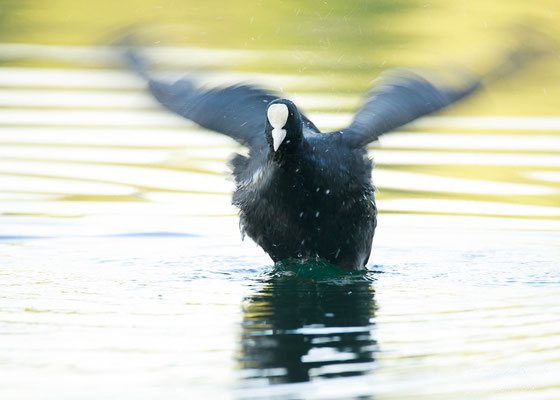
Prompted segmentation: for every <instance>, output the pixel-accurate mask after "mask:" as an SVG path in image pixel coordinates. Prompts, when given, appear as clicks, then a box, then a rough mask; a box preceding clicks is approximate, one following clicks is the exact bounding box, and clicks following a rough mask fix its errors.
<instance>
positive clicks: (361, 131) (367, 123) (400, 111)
mask: <svg viewBox="0 0 560 400" xmlns="http://www.w3.org/2000/svg"><path fill="white" fill-rule="evenodd" d="M517 35H518V41H519V43H518V44H517V45H516V46H515V47H513V48H512V49H510V50H508V51H507V52H506V53H505V54H504V55H503V56H502V57H501V58H499V59H498V62H497V64H496V65H495V66H494V67H493V68H492V69H490V70H489V71H487V72H486V73H484V74H482V75H474V74H472V73H471V72H468V71H466V70H465V69H463V68H459V67H454V68H447V69H446V70H445V73H443V76H444V77H445V78H446V80H441V79H434V78H427V77H426V76H424V74H421V73H419V72H414V71H412V70H405V69H394V70H388V71H387V72H385V73H383V74H381V76H380V77H379V79H378V81H379V84H378V85H377V86H375V87H374V88H373V90H372V91H371V93H370V96H369V98H368V99H367V101H366V102H365V104H364V106H363V107H362V108H361V109H360V110H359V111H358V112H357V113H356V115H355V117H354V120H353V121H352V123H351V124H350V126H349V127H348V128H347V129H344V130H342V131H341V132H342V133H343V136H342V137H343V140H345V141H346V142H347V143H348V144H349V145H350V146H352V147H363V146H366V145H367V144H368V143H370V142H373V141H375V140H377V139H378V138H379V136H381V135H382V134H383V133H385V132H389V131H390V130H393V129H395V128H398V127H399V126H402V125H404V124H407V123H409V122H411V121H413V120H415V119H416V118H419V117H421V116H423V115H426V114H430V113H433V112H435V111H438V110H441V109H442V108H444V107H447V106H449V105H451V104H453V103H455V102H456V101H459V100H461V99H463V98H465V97H466V96H468V95H470V94H472V93H474V92H476V91H477V90H478V89H480V88H481V87H482V86H483V85H484V86H485V85H488V84H490V83H492V82H495V81H498V80H501V79H505V78H508V77H510V76H511V75H513V74H515V73H516V72H517V71H519V70H520V69H522V68H523V67H525V66H526V65H527V64H529V63H530V62H532V61H533V60H535V59H537V58H539V57H541V56H544V55H547V54H554V52H553V50H554V49H556V48H557V45H556V43H555V42H551V40H550V39H549V38H548V37H546V36H543V35H542V34H540V33H539V32H534V31H532V30H527V29H521V30H519V32H518V33H517ZM543 43H544V44H543Z"/></svg>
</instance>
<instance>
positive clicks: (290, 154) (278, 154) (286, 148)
mask: <svg viewBox="0 0 560 400" xmlns="http://www.w3.org/2000/svg"><path fill="white" fill-rule="evenodd" d="M308 148H309V144H308V143H307V141H306V140H305V139H304V138H303V137H301V138H299V140H291V141H289V142H287V143H283V144H282V146H281V147H280V148H279V149H278V150H277V151H274V150H273V149H270V152H269V155H268V157H269V159H270V160H271V161H272V162H273V163H275V164H278V165H281V166H282V165H292V164H294V163H295V162H296V161H297V160H298V159H299V158H301V156H302V155H303V154H305V152H306V151H307V150H308Z"/></svg>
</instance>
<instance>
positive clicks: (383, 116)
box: [342, 69, 482, 147]
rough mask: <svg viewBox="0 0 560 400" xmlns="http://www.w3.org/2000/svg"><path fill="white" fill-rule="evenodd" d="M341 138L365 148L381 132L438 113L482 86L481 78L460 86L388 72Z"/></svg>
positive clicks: (354, 145) (407, 71)
mask: <svg viewBox="0 0 560 400" xmlns="http://www.w3.org/2000/svg"><path fill="white" fill-rule="evenodd" d="M378 81H379V84H378V85H377V86H375V87H374V88H373V89H372V91H371V93H370V96H369V98H368V100H367V101H366V103H365V104H364V106H363V107H362V108H361V109H360V110H359V111H358V112H357V114H356V115H355V117H354V120H353V121H352V123H351V124H350V126H349V127H348V128H346V129H344V130H342V133H343V138H344V140H346V141H347V143H349V144H350V145H351V146H353V147H361V146H365V145H367V144H368V143H370V142H373V141H375V140H377V138H378V137H379V136H381V135H382V134H383V133H385V132H389V131H390V130H393V129H395V128H397V127H399V126H402V125H404V124H406V123H408V122H411V121H413V120H415V119H416V118H419V117H421V116H423V115H426V114H429V113H432V112H435V111H437V110H440V109H442V108H444V107H446V106H448V105H450V104H452V103H454V102H456V101H458V100H461V99H462V98H464V97H466V96H467V95H469V94H471V93H473V92H474V91H476V90H477V89H479V88H480V87H481V86H482V81H481V79H476V78H469V79H467V80H466V81H467V82H466V83H465V82H463V84H462V85H460V87H457V88H455V87H453V86H451V85H446V84H440V85H438V84H436V83H435V82H431V81H429V80H428V79H426V78H424V77H422V76H421V75H420V74H418V73H416V72H413V71H411V70H404V69H395V70H389V71H387V72H385V73H383V74H381V76H380V77H379V78H378Z"/></svg>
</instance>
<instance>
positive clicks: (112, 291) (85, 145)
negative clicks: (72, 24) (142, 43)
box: [0, 44, 560, 399]
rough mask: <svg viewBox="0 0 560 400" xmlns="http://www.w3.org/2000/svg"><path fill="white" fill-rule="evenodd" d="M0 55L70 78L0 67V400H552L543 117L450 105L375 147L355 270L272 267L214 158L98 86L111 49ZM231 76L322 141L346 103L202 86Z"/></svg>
mask: <svg viewBox="0 0 560 400" xmlns="http://www.w3.org/2000/svg"><path fill="white" fill-rule="evenodd" d="M0 47H1V48H2V49H3V54H4V56H3V57H6V58H7V59H10V58H11V59H19V58H24V59H32V60H33V59H34V60H42V61H45V60H49V62H56V63H72V62H80V63H82V65H81V68H79V69H68V68H62V67H60V66H59V67H57V68H40V67H38V66H25V65H24V64H25V63H21V65H19V64H18V63H17V62H15V63H14V64H15V65H4V66H3V67H1V68H0V288H1V289H0V337H1V340H0V397H2V398H6V399H16V398H53V399H54V398H56V399H66V398H67V399H71V398H72V399H74V398H91V399H98V398H107V397H112V398H123V397H133V398H174V397H186V398H192V399H198V398H212V399H214V398H240V399H253V398H279V399H280V398H282V399H294V398H298V399H299V398H305V399H315V398H321V399H329V398H333V399H338V398H379V399H404V398H406V399H473V398H484V399H490V398H491V399H525V398H526V399H557V398H559V397H560V380H559V378H558V377H559V376H560V304H559V302H558V299H559V298H560V262H559V261H558V260H560V245H559V243H560V200H559V199H560V196H559V194H560V136H559V134H558V132H559V131H560V117H559V116H558V115H543V114H539V115H536V114H530V113H527V114H524V113H514V115H510V116H493V115H485V114H484V113H481V112H474V111H472V110H473V108H471V109H469V106H468V105H467V106H466V107H465V108H464V109H463V111H461V112H460V113H458V114H443V115H439V116H431V117H427V118H424V119H422V120H420V121H418V122H417V123H415V124H412V125H410V126H407V127H404V128H403V129H400V130H399V131H398V132H395V133H393V134H391V135H388V136H386V137H383V138H382V140H381V142H380V143H379V144H376V145H374V146H372V147H371V149H370V150H371V155H372V157H373V158H374V159H375V162H376V170H375V172H374V182H375V184H376V185H377V186H378V189H379V193H378V194H377V197H378V199H379V202H378V203H379V209H380V212H381V214H380V217H379V228H378V233H377V234H376V238H375V240H374V250H373V254H372V258H371V261H370V264H369V265H368V271H366V272H363V273H355V274H351V275H348V274H342V273H341V272H340V271H338V270H337V269H330V268H327V267H324V266H323V267H321V266H310V265H282V266H272V265H271V261H270V260H269V259H268V258H267V257H266V255H264V254H263V253H262V251H261V250H260V249H258V248H257V247H256V246H255V245H254V244H253V243H251V242H250V241H249V240H246V241H244V242H243V241H241V239H240V235H239V232H238V226H237V223H238V222H237V217H236V216H235V215H236V211H235V209H233V207H232V206H231V204H230V193H231V190H232V187H233V186H232V183H231V182H230V181H229V180H228V179H227V176H226V175H227V167H226V162H227V160H228V158H229V156H230V155H231V154H232V153H234V152H236V151H239V150H241V149H239V148H238V147H237V146H236V145H235V144H234V143H233V142H232V141H230V140H229V139H227V138H223V137H221V136H219V135H215V134H212V133H210V132H206V131H203V130H201V129H199V128H197V127H196V126H194V125H193V124H191V123H189V122H187V121H184V120H182V119H180V118H178V117H176V116H173V115H171V114H169V113H167V112H165V111H163V110H161V109H160V108H159V106H158V105H157V104H155V102H154V101H153V100H152V99H151V98H150V97H149V96H148V95H147V94H146V93H145V92H144V90H143V84H142V82H141V81H140V80H139V79H137V78H136V77H135V76H133V75H131V74H129V73H128V72H126V71H122V70H119V69H117V67H116V66H115V65H114V64H112V65H111V67H107V66H106V65H105V69H95V67H99V64H100V63H101V64H103V63H109V62H110V61H111V60H113V61H114V52H113V50H111V49H108V48H104V47H86V46H82V47H64V46H41V45H28V44H26V45H21V44H17V45H16V44H3V45H0ZM311 53H312V52H311V51H310V52H309V54H311ZM149 54H151V55H152V56H153V57H155V58H158V59H163V60H168V61H169V60H173V63H174V65H175V67H176V69H181V68H192V67H199V66H205V65H220V64H221V63H223V62H228V63H232V64H234V65H237V64H236V63H243V62H246V63H249V64H250V63H254V62H257V63H258V62H259V60H267V59H268V60H269V59H271V58H274V57H275V56H278V55H279V54H283V55H285V53H281V52H278V51H276V52H275V51H270V52H264V53H263V52H256V51H249V50H246V51H234V50H228V51H225V50H224V51H222V50H209V49H203V48H198V49H194V48H182V49H172V48H162V49H158V50H152V52H151V53H149ZM297 57H298V59H301V57H302V56H301V55H298V56H297ZM178 60H179V61H178ZM181 60H184V62H182V61H181ZM255 60H256V61H255ZM292 61H293V60H292ZM84 63H85V65H84ZM551 63H552V64H554V63H553V62H551ZM179 64H184V65H179ZM552 64H550V65H549V69H551V70H552V69H554V68H553V67H554V65H556V66H557V61H556V64H554V65H552ZM551 65H552V66H551ZM319 68H322V67H319ZM247 78H251V79H253V80H255V79H256V80H257V81H258V82H263V83H264V84H266V85H267V86H270V87H273V88H281V89H282V90H284V91H285V92H286V93H288V94H290V95H291V94H292V93H293V96H291V98H293V99H294V100H295V101H296V102H297V103H298V104H299V105H301V106H302V108H304V109H305V110H309V113H308V114H309V115H310V117H311V118H312V119H313V120H314V121H315V122H316V123H317V125H318V126H320V127H321V128H325V129H328V128H335V127H338V126H341V125H344V124H345V123H347V122H348V121H349V120H350V118H351V115H352V112H353V110H354V109H355V107H356V106H357V105H358V104H359V103H360V95H359V94H358V93H359V91H360V89H361V83H359V82H358V81H356V80H353V79H350V78H349V75H348V73H347V72H346V71H345V70H341V72H340V73H336V72H332V71H330V72H329V76H328V79H327V77H325V76H324V75H323V74H321V73H316V72H315V73H307V72H306V71H294V70H293V69H291V70H290V69H287V71H284V72H283V73H275V72H274V73H273V72H267V73H263V72H261V73H260V74H256V75H255V74H252V73H248V72H235V71H233V70H232V71H228V70H224V71H220V72H218V73H216V74H215V75H210V76H206V77H204V79H206V80H208V81H210V82H214V83H215V82H231V81H238V80H240V79H241V80H243V79H247ZM554 87H555V86H554ZM554 87H551V88H550V89H549V90H550V91H551V92H554ZM502 90H504V89H503V88H502ZM506 92H507V90H506ZM502 95H503V93H502ZM487 96H488V95H487ZM482 101H483V102H484V101H488V99H487V98H486V100H484V97H482ZM471 107H474V106H472V105H471ZM469 110H471V111H472V112H471V111H469Z"/></svg>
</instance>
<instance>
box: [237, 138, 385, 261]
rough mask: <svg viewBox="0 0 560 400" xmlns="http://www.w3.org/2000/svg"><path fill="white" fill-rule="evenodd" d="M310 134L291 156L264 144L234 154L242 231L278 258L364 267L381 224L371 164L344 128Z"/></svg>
mask: <svg viewBox="0 0 560 400" xmlns="http://www.w3.org/2000/svg"><path fill="white" fill-rule="evenodd" d="M304 140H305V142H304V145H303V146H302V148H301V152H298V153H297V155H295V156H292V157H285V159H276V158H275V157H274V153H271V152H269V151H267V150H268V149H266V148H265V149H264V151H263V150H261V151H257V152H258V154H254V153H253V154H251V156H250V157H249V158H245V157H243V156H238V157H236V158H235V159H234V160H233V163H232V164H233V166H234V168H233V173H234V177H235V181H236V184H237V188H236V191H235V193H234V195H233V204H234V205H235V206H237V207H238V208H239V210H240V215H239V216H240V226H241V230H242V232H243V233H245V234H247V235H248V236H249V237H250V238H251V239H253V240H254V241H255V242H256V243H257V244H258V245H259V246H261V247H262V248H263V250H264V251H265V252H266V253H268V255H269V256H270V257H271V258H272V259H273V260H274V261H280V260H283V259H289V258H297V259H314V258H321V259H324V260H326V261H328V262H330V263H332V264H336V265H339V266H342V267H345V268H348V269H355V268H361V267H363V266H364V265H365V264H366V263H367V261H368V259H369V255H370V252H371V243H372V239H373V235H374V231H375V226H376V222H377V221H376V214H377V211H376V207H375V199H374V188H373V186H372V184H371V170H372V163H371V161H370V159H369V158H368V156H367V153H366V151H365V150H364V149H361V148H360V149H352V148H350V147H348V146H347V145H345V142H344V141H343V140H342V136H341V134H340V133H333V134H329V135H326V134H320V133H315V132H311V131H308V133H307V134H304ZM332 149H336V151H333V150H332ZM257 152H256V153H257Z"/></svg>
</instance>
